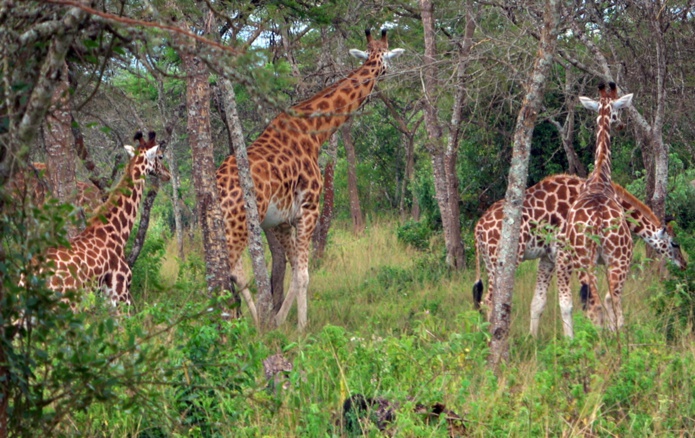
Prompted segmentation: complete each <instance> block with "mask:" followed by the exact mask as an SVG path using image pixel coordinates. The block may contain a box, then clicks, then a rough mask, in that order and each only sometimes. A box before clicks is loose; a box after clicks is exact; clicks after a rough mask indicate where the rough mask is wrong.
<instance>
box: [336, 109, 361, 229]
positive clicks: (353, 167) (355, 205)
mask: <svg viewBox="0 0 695 438" xmlns="http://www.w3.org/2000/svg"><path fill="white" fill-rule="evenodd" d="M340 133H341V134H342V136H343V145H344V146H345V155H346V156H347V164H348V193H349V195H350V216H352V232H353V233H354V234H356V235H358V234H361V233H362V231H364V216H363V215H362V207H360V195H359V191H358V190H357V158H356V156H355V144H354V143H353V142H352V123H350V122H348V123H346V124H344V125H343V126H342V127H341V128H340Z"/></svg>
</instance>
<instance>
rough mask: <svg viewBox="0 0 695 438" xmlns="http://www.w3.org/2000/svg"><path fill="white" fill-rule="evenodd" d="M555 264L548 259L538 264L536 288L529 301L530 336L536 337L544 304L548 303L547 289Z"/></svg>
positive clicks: (545, 258)
mask: <svg viewBox="0 0 695 438" xmlns="http://www.w3.org/2000/svg"><path fill="white" fill-rule="evenodd" d="M554 269H555V263H554V262H553V261H552V260H551V259H550V258H548V257H541V259H540V261H539V262H538V275H537V277H536V288H535V289H534V291H533V300H531V329H530V330H531V335H532V336H533V337H536V336H538V326H539V324H540V319H541V315H542V314H543V310H544V309H545V304H546V302H547V301H548V287H549V286H550V280H551V279H552V278H553V270H554Z"/></svg>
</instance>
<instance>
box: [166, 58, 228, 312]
mask: <svg viewBox="0 0 695 438" xmlns="http://www.w3.org/2000/svg"><path fill="white" fill-rule="evenodd" d="M192 53H195V46H193V47H190V46H189V47H187V49H185V50H182V51H181V53H180V55H181V60H182V61H183V67H184V70H185V72H186V75H187V78H186V108H187V110H188V122H187V125H186V131H187V133H188V142H189V144H190V146H191V152H192V155H193V184H194V187H195V191H196V205H197V213H198V222H199V223H200V226H201V228H202V231H203V247H204V249H205V267H206V274H207V283H208V292H209V293H210V294H211V295H212V294H214V293H218V292H221V291H223V290H228V291H233V290H234V289H233V286H232V283H231V276H230V274H229V273H230V270H231V268H232V267H231V266H230V264H229V253H228V250H227V238H226V235H225V224H224V217H223V215H222V210H221V208H220V202H219V194H218V192H217V180H216V177H215V171H216V165H215V161H214V157H213V149H212V136H211V134H210V84H209V82H208V79H209V76H210V74H209V72H208V69H207V67H206V65H205V64H204V63H203V61H202V60H201V59H200V58H198V57H197V56H195V55H193V54H192ZM233 301H234V303H233V304H234V305H235V306H234V309H229V310H230V316H231V317H239V315H240V312H239V310H238V309H239V307H238V303H239V297H238V296H236V295H235V296H234V297H233Z"/></svg>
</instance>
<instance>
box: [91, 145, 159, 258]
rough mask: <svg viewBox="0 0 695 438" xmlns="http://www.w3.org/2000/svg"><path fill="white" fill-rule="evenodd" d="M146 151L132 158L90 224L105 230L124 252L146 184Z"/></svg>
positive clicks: (118, 248) (94, 227)
mask: <svg viewBox="0 0 695 438" xmlns="http://www.w3.org/2000/svg"><path fill="white" fill-rule="evenodd" d="M144 161H145V156H144V154H140V155H138V156H137V157H136V158H133V159H131V160H130V163H128V167H127V168H126V171H125V173H124V175H123V177H122V178H121V180H120V182H119V183H118V185H117V186H116V188H115V189H114V190H113V191H112V192H111V195H110V196H109V199H108V200H107V201H106V202H105V203H104V204H102V205H101V207H99V208H98V209H97V210H96V212H95V213H94V215H93V216H92V219H91V220H90V223H89V227H88V228H93V229H95V230H96V229H102V230H105V231H106V234H107V236H108V239H109V244H110V245H111V244H113V245H114V248H115V249H117V250H119V251H120V252H123V249H124V248H125V244H126V242H127V241H128V238H129V237H130V233H131V231H132V229H133V224H134V223H135V217H136V215H137V212H138V210H139V207H140V199H141V198H142V192H143V189H144V186H145V175H144V167H145V166H144V164H145V163H144Z"/></svg>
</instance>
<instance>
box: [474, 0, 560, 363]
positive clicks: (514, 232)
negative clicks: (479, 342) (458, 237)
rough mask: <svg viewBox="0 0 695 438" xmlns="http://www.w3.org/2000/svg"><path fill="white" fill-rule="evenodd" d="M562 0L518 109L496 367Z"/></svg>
mask: <svg viewBox="0 0 695 438" xmlns="http://www.w3.org/2000/svg"><path fill="white" fill-rule="evenodd" d="M561 5H562V2H561V0H546V1H545V11H544V15H543V22H544V23H543V31H542V36H541V41H540V47H539V50H538V55H537V57H536V61H535V64H534V67H533V71H532V72H531V76H530V78H529V84H528V87H527V92H526V96H525V97H524V101H523V103H522V105H521V109H520V110H519V114H518V117H517V119H516V128H515V131H514V146H513V148H514V151H513V155H512V163H511V167H510V169H509V183H508V186H507V193H506V195H505V205H504V221H503V225H502V235H501V238H500V246H499V249H498V261H497V270H498V276H497V279H496V284H495V294H494V296H493V297H492V315H491V320H490V331H491V334H492V337H491V341H490V357H489V359H488V361H489V364H490V365H491V366H492V367H493V368H497V366H498V365H499V364H500V362H502V361H506V360H507V359H508V358H509V341H508V338H509V326H510V323H511V308H512V291H513V289H514V272H515V271H516V266H517V255H518V248H519V232H520V229H521V207H522V205H523V202H524V193H525V190H526V178H527V176H528V162H529V155H530V151H531V138H532V136H533V129H534V126H535V123H536V119H537V118H538V112H539V111H540V108H541V104H542V100H543V91H544V90H545V82H546V80H547V77H548V75H549V73H550V68H551V66H552V63H553V56H554V54H555V50H556V47H557V33H558V25H559V22H560V10H561Z"/></svg>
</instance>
